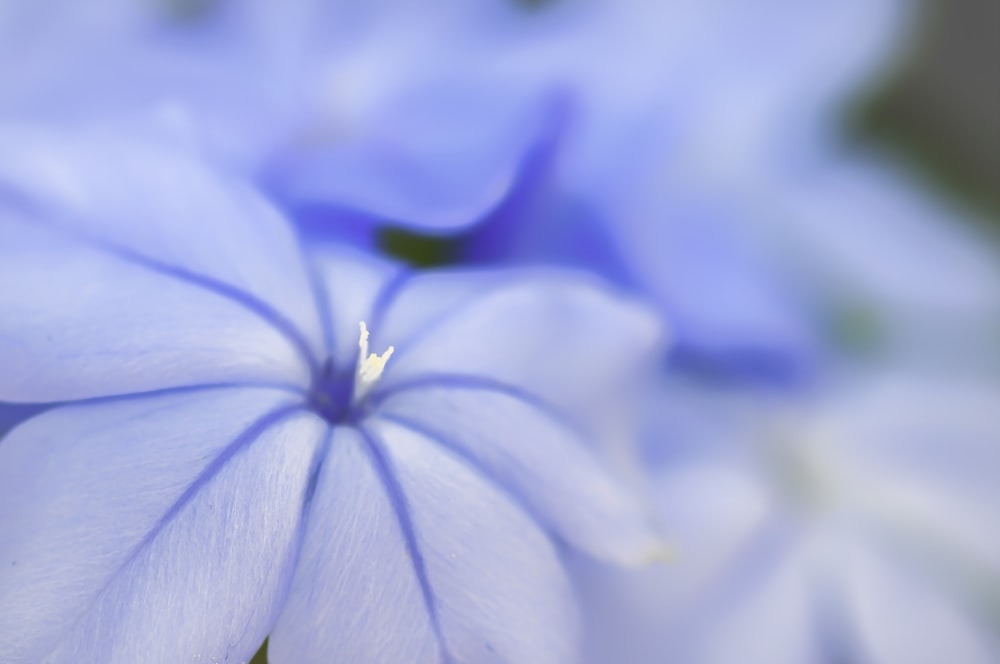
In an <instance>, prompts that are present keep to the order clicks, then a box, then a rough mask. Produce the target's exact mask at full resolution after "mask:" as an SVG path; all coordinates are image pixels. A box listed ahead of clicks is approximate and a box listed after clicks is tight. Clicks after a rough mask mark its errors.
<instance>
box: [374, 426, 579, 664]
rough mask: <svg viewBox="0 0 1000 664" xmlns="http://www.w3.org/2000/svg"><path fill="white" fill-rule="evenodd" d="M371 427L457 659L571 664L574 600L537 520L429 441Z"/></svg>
mask: <svg viewBox="0 0 1000 664" xmlns="http://www.w3.org/2000/svg"><path fill="white" fill-rule="evenodd" d="M371 431H372V438H371V439H370V441H369V442H370V443H371V445H372V451H373V452H374V454H373V458H374V460H375V463H376V465H378V466H379V467H380V472H381V473H382V476H383V477H382V479H383V481H384V482H385V485H386V490H387V492H388V493H389V495H390V498H391V499H392V501H393V503H394V507H395V510H396V514H397V517H398V519H399V521H400V525H401V526H402V530H403V531H404V536H405V537H406V539H407V545H408V548H409V553H410V560H411V562H412V565H413V567H414V569H415V571H416V572H417V575H418V578H421V579H422V580H423V584H422V585H423V586H424V588H425V599H426V602H427V604H428V607H429V608H430V610H431V611H432V612H433V615H434V616H436V621H437V624H438V626H439V630H440V634H441V638H442V640H443V642H444V645H445V647H446V649H447V651H448V653H449V655H450V656H451V658H452V659H453V660H454V661H476V662H537V663H539V664H543V663H546V662H551V663H553V664H555V663H562V662H569V661H573V659H574V653H575V649H576V637H577V619H578V616H577V607H576V603H575V599H574V597H573V593H572V591H571V589H570V587H569V583H568V581H567V579H566V575H565V572H564V570H563V569H562V566H561V565H560V562H559V559H558V557H557V556H556V552H555V550H554V548H553V546H552V543H551V542H550V541H549V540H548V539H547V538H546V536H545V535H544V534H543V532H542V531H541V530H540V529H539V528H538V526H537V524H534V523H532V521H531V520H530V519H529V518H528V517H527V516H526V515H525V514H524V513H523V512H522V511H521V510H520V509H519V508H518V507H517V506H516V505H515V504H513V503H512V502H511V501H510V500H509V499H508V498H507V497H506V496H504V495H503V494H502V493H501V492H499V491H498V490H496V489H494V488H493V487H491V486H490V485H489V484H488V483H486V482H483V481H481V480H480V479H479V478H478V477H476V475H475V473H473V472H471V471H470V470H469V469H467V468H466V467H465V466H464V465H463V464H462V463H460V462H459V461H458V460H457V459H455V458H454V457H452V456H451V455H450V454H448V453H446V452H444V451H443V450H441V449H440V448H439V447H437V446H435V445H434V444H433V443H431V442H430V441H428V440H427V439H426V438H423V437H422V436H419V435H417V434H415V433H413V432H410V431H407V430H405V429H402V428H399V427H395V426H393V425H390V424H377V425H374V426H373V427H371ZM526 609H527V610H526Z"/></svg>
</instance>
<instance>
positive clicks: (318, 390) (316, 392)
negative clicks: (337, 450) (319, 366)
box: [309, 360, 358, 424]
mask: <svg viewBox="0 0 1000 664" xmlns="http://www.w3.org/2000/svg"><path fill="white" fill-rule="evenodd" d="M354 378H355V371H354V367H342V368H336V367H334V365H333V362H332V361H330V360H327V362H326V363H325V364H324V365H323V370H322V371H321V372H320V373H319V375H318V376H317V377H316V380H315V382H314V383H313V386H312V389H311V390H310V391H309V407H310V408H312V410H313V411H314V412H315V413H317V414H318V415H320V416H321V417H322V418H323V419H325V420H326V421H327V422H329V423H330V424H349V423H351V422H353V421H354V420H355V418H356V416H357V412H358V409H357V408H356V407H355V405H354V404H352V403H351V401H352V397H353V395H354Z"/></svg>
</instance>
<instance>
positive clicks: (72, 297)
mask: <svg viewBox="0 0 1000 664" xmlns="http://www.w3.org/2000/svg"><path fill="white" fill-rule="evenodd" d="M36 221H37V219H36V218H31V217H25V216H20V215H18V214H17V213H16V212H10V211H3V210H0V275H2V278H0V309H2V310H3V311H4V315H3V317H0V345H2V352H0V358H2V359H0V398H2V399H6V400H10V401H22V402H23V401H60V400H70V399H82V398H90V397H100V396H105V395H113V394H125V393H131V392H139V391H149V390H157V389H163V388H172V387H178V386H188V385H197V384H207V383H233V382H249V383H276V384H277V383H281V384H290V385H299V386H301V387H306V386H307V385H308V380H309V374H308V369H307V367H306V366H305V365H304V363H303V361H302V360H301V358H300V357H299V356H298V354H297V352H296V349H295V346H294V344H292V343H291V342H289V341H288V339H287V337H286V336H285V335H283V334H282V333H281V331H280V330H278V329H276V328H275V327H274V326H273V325H270V324H268V321H267V320H266V319H265V318H262V317H261V316H260V315H259V313H258V312H257V311H255V310H254V309H253V308H250V307H248V306H246V305H245V304H244V301H242V300H239V299H234V298H232V297H229V296H228V295H227V294H226V293H225V292H219V291H218V290H214V289H206V288H202V287H201V286H199V285H198V284H197V283H193V282H192V281H190V280H187V279H179V278H176V277H175V276H173V275H171V274H169V273H165V272H164V271H162V270H160V269H156V268H151V267H149V265H148V264H147V263H145V262H142V261H136V260H132V259H130V258H127V257H123V256H122V255H120V254H118V253H117V252H114V251H109V250H106V249H105V248H102V247H101V246H100V245H95V244H94V243H92V242H89V241H86V240H81V239H77V238H73V237H68V236H65V235H62V234H60V233H58V232H55V231H53V230H52V229H50V228H49V227H47V226H46V225H44V224H37V223H36Z"/></svg>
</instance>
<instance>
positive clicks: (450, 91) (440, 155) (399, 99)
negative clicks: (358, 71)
mask: <svg viewBox="0 0 1000 664" xmlns="http://www.w3.org/2000/svg"><path fill="white" fill-rule="evenodd" d="M424 83H425V84H426V85H425V86H424V87H421V88H420V89H419V91H406V92H404V93H403V94H396V95H393V97H392V98H391V99H386V100H382V101H381V103H380V105H379V106H378V107H377V108H375V109H373V112H372V113H371V114H369V115H366V116H363V117H362V118H359V119H358V120H359V121H362V120H363V123H364V124H363V126H358V127H350V133H349V134H348V135H347V136H343V137H339V140H330V141H329V142H324V141H322V140H321V141H316V142H315V143H314V144H309V145H304V146H296V147H292V148H290V149H288V150H286V151H285V152H284V153H283V154H282V155H281V156H280V157H278V158H277V159H276V160H275V162H274V163H273V164H271V165H270V166H269V168H268V171H267V173H266V174H265V179H266V180H267V182H268V183H269V185H270V186H271V187H273V188H274V189H275V190H276V191H277V192H278V195H279V197H280V198H282V199H283V200H284V201H285V202H287V203H289V204H290V205H292V206H293V207H294V206H302V205H307V204H319V205H323V204H326V205H331V204H332V205H335V206H337V207H341V208H348V209H351V210H358V211H363V212H365V213H366V214H369V215H371V216H372V217H373V218H375V219H378V220H379V221H381V222H385V221H390V222H396V223H402V224H404V225H407V226H415V227H417V228H420V229H422V230H425V231H430V232H446V231H456V230H460V229H462V228H463V227H466V226H469V225H472V224H474V223H475V222H477V221H479V220H480V219H481V218H482V217H483V216H484V215H485V214H486V213H488V212H489V211H490V210H491V209H493V208H494V207H496V206H497V204H499V203H500V201H501V200H503V199H504V197H505V196H506V195H507V194H508V193H509V192H510V191H511V189H512V188H513V186H514V184H515V182H516V181H517V178H518V176H519V174H520V172H521V170H522V167H523V165H524V162H525V159H526V157H527V155H528V153H529V151H530V149H531V148H532V147H533V146H534V145H536V144H539V143H541V142H542V141H545V140H548V138H549V137H550V135H551V134H553V133H555V132H556V131H557V130H558V128H559V115H558V114H556V113H553V112H552V111H550V110H549V108H548V106H550V104H543V103H540V104H537V105H532V104H523V103H521V100H520V98H517V97H510V96H503V95H500V94H498V93H497V91H496V90H489V89H483V88H482V87H481V86H471V85H469V83H468V82H462V81H460V82H459V83H458V84H455V83H454V82H452V81H442V82H435V81H430V82H428V81H424ZM470 88H471V89H470ZM535 106H538V108H535ZM522 107H526V108H522ZM327 121H329V120H327Z"/></svg>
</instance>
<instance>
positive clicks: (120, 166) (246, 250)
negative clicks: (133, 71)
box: [0, 126, 322, 353]
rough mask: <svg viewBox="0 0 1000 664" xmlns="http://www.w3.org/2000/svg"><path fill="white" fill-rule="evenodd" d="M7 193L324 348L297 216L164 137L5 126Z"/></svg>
mask: <svg viewBox="0 0 1000 664" xmlns="http://www.w3.org/2000/svg"><path fill="white" fill-rule="evenodd" d="M0 154H3V155H4V159H3V160H2V162H0V186H2V189H0V192H2V194H3V199H4V200H6V201H7V202H8V203H9V204H11V205H15V206H27V207H30V208H32V209H34V210H36V211H37V212H38V213H39V216H41V217H44V219H38V220H37V221H36V222H35V223H37V224H45V225H47V226H50V227H52V228H54V229H58V230H59V231H60V232H61V233H65V234H72V235H76V236H81V237H87V238H89V239H91V240H92V241H93V242H94V243H96V244H100V245H102V246H105V247H107V248H108V249H113V250H115V251H116V252H117V253H119V254H123V255H128V256H130V257H132V258H133V259H134V260H136V261H141V262H144V263H147V264H150V265H156V266H159V267H160V268H161V270H162V271H169V272H171V273H173V274H175V275H178V276H184V277H185V278H187V279H188V280H189V281H197V282H198V283H200V284H202V285H203V286H205V287H211V288H215V289H216V290H220V289H223V288H224V289H228V290H229V291H231V293H232V296H233V297H239V298H241V299H243V300H245V301H247V302H252V303H253V304H254V306H255V307H256V308H258V309H260V310H267V314H268V317H269V318H270V319H271V321H272V323H274V324H276V325H280V326H281V327H282V328H283V331H284V332H285V333H286V334H289V335H290V336H293V337H295V339H294V340H295V341H296V343H298V344H300V345H301V346H303V348H302V351H303V352H304V353H308V352H311V353H316V352H318V351H320V350H321V349H322V339H321V336H320V328H319V321H318V318H317V316H316V310H315V303H314V298H313V295H312V289H311V288H310V282H309V278H308V276H307V273H306V270H305V265H304V263H303V261H302V258H301V255H300V251H299V247H298V244H297V240H296V238H295V235H294V233H293V231H292V229H291V227H290V226H289V224H288V223H287V222H286V221H285V220H284V219H283V218H282V217H281V216H280V214H279V213H278V212H277V211H275V210H274V209H273V208H272V207H271V206H270V205H268V204H267V202H266V201H264V200H263V199H262V198H261V197H259V196H258V195H256V194H255V193H254V192H253V191H252V190H251V189H250V188H249V187H247V186H246V185H245V184H243V183H241V182H239V181H236V180H233V179H229V178H227V177H225V176H223V175H221V174H219V173H216V172H214V171H212V170H211V169H210V168H209V167H208V166H207V165H206V164H205V163H203V162H202V161H200V160H198V159H195V158H193V157H191V156H190V155H187V154H185V153H183V152H181V151H179V150H177V149H172V148H170V147H169V146H167V145H166V144H164V143H163V142H162V141H159V142H151V141H149V140H145V139H144V138H143V137H142V136H137V135H133V134H125V135H114V134H111V133H110V132H107V131H100V130H90V131H88V130H84V129H81V128H77V130H76V131H73V132H53V131H48V130H41V129H37V128H31V127H28V126H16V127H11V128H9V129H8V130H6V131H3V132H0Z"/></svg>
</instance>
